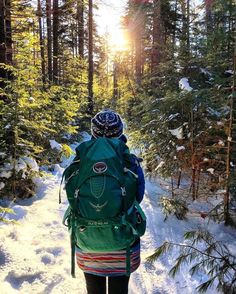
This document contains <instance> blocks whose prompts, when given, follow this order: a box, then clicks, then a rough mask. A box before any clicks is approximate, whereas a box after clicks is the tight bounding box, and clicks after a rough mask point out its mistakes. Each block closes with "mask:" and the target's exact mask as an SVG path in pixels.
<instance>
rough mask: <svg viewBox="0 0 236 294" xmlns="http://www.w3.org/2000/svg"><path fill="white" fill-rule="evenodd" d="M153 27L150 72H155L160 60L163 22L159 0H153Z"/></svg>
mask: <svg viewBox="0 0 236 294" xmlns="http://www.w3.org/2000/svg"><path fill="white" fill-rule="evenodd" d="M153 6H154V7H153V29H152V39H153V43H152V64H151V71H152V74H157V72H158V66H159V64H160V61H161V51H162V41H163V24H162V18H161V0H154V1H153Z"/></svg>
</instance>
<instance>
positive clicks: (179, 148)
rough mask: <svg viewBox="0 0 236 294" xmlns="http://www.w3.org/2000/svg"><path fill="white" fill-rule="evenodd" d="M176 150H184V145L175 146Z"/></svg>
mask: <svg viewBox="0 0 236 294" xmlns="http://www.w3.org/2000/svg"><path fill="white" fill-rule="evenodd" d="M176 150H177V151H181V150H185V147H184V146H176Z"/></svg>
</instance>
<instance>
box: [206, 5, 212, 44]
mask: <svg viewBox="0 0 236 294" xmlns="http://www.w3.org/2000/svg"><path fill="white" fill-rule="evenodd" d="M212 4H213V0H205V9H206V34H207V46H208V49H210V48H209V46H210V44H211V42H210V40H209V39H210V38H211V34H212V30H213V18H212V11H211V7H212Z"/></svg>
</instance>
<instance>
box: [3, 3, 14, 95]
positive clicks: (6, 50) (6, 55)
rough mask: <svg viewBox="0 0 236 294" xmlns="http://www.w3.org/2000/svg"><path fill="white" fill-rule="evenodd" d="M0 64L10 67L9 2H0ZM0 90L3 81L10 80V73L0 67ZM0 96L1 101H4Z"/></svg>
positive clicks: (4, 84)
mask: <svg viewBox="0 0 236 294" xmlns="http://www.w3.org/2000/svg"><path fill="white" fill-rule="evenodd" d="M0 63H3V64H9V65H12V34H11V2H10V0H5V1H4V0H0ZM0 78H2V80H1V81H0V88H2V89H4V87H5V86H6V83H5V81H4V79H8V80H11V79H12V73H11V71H10V70H6V69H5V68H3V67H0ZM6 99H7V98H6V97H3V96H1V100H6Z"/></svg>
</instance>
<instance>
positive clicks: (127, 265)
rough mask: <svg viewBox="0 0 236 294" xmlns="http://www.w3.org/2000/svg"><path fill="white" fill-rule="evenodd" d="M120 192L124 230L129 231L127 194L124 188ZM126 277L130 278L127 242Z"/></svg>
mask: <svg viewBox="0 0 236 294" xmlns="http://www.w3.org/2000/svg"><path fill="white" fill-rule="evenodd" d="M121 190H122V200H123V201H122V205H123V211H124V224H125V225H126V230H127V231H128V230H129V226H128V224H127V217H128V205H127V194H126V190H125V187H121ZM126 276H128V277H129V276H130V243H129V242H128V241H127V245H126Z"/></svg>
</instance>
